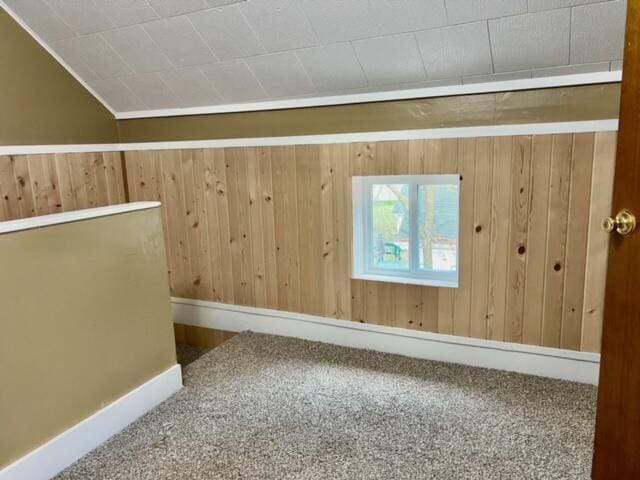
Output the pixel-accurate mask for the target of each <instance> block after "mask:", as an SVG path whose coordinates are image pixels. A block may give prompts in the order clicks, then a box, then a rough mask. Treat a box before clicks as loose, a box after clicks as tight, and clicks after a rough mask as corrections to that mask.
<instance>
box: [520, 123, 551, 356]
mask: <svg viewBox="0 0 640 480" xmlns="http://www.w3.org/2000/svg"><path fill="white" fill-rule="evenodd" d="M551 142H552V136H551V135H540V136H536V137H533V139H532V144H531V187H530V189H529V194H530V200H529V218H528V222H529V225H528V232H527V252H526V255H527V264H526V278H525V285H526V288H525V292H524V294H525V296H524V318H523V325H522V341H523V343H528V344H531V345H539V344H540V339H541V335H542V330H541V328H542V324H541V321H540V319H541V318H542V315H543V302H542V299H543V298H544V285H545V271H546V269H545V265H546V254H547V220H548V217H549V215H548V208H549V174H550V170H551Z"/></svg>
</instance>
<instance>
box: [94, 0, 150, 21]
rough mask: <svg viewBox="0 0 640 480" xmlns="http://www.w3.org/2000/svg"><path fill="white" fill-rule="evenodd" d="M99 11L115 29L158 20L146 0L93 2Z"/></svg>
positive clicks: (96, 0) (99, 0)
mask: <svg viewBox="0 0 640 480" xmlns="http://www.w3.org/2000/svg"><path fill="white" fill-rule="evenodd" d="M94 1H95V3H96V5H97V6H98V8H99V10H100V11H101V12H102V13H103V14H104V15H105V16H106V17H107V18H108V19H109V20H111V23H113V24H114V25H115V26H116V27H126V26H128V25H136V24H138V23H142V22H148V21H150V20H155V19H156V18H158V14H157V13H156V12H155V10H154V9H153V8H151V7H150V6H149V4H148V3H147V0H94Z"/></svg>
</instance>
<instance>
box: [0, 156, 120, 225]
mask: <svg viewBox="0 0 640 480" xmlns="http://www.w3.org/2000/svg"><path fill="white" fill-rule="evenodd" d="M0 199H1V201H0V221H3V220H15V219H18V218H25V217H33V216H36V215H46V214H48V213H56V212H63V211H69V210H79V209H83V208H93V207H100V206H104V205H114V204H118V203H125V202H126V201H127V198H126V194H125V183H124V177H123V171H122V161H121V154H120V153H119V152H115V153H71V154H51V155H16V156H0Z"/></svg>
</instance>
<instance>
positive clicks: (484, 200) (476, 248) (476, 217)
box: [469, 138, 493, 338]
mask: <svg viewBox="0 0 640 480" xmlns="http://www.w3.org/2000/svg"><path fill="white" fill-rule="evenodd" d="M492 153H493V139H492V138H480V139H478V143H477V146H476V155H475V182H474V187H473V195H474V200H473V205H474V208H473V222H472V223H471V226H472V229H473V230H472V233H471V235H472V242H473V250H472V252H471V263H472V265H471V270H472V272H473V274H472V277H471V314H470V332H469V335H470V336H471V337H476V338H485V337H486V335H487V315H488V308H489V305H488V298H489V295H488V285H489V278H490V277H489V267H490V264H489V255H487V252H488V251H489V245H490V241H491V191H492V186H493V162H492V161H491V159H492Z"/></svg>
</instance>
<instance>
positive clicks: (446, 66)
mask: <svg viewBox="0 0 640 480" xmlns="http://www.w3.org/2000/svg"><path fill="white" fill-rule="evenodd" d="M416 39H417V40H418V45H419V46H420V51H421V53H422V58H423V60H424V66H425V69H426V70H427V77H429V78H430V79H443V78H449V77H456V76H468V75H480V74H486V73H493V65H492V63H491V49H490V47H489V34H488V31H487V24H486V22H478V23H468V24H465V25H456V26H454V27H445V28H437V29H434V30H426V31H424V32H417V33H416Z"/></svg>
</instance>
